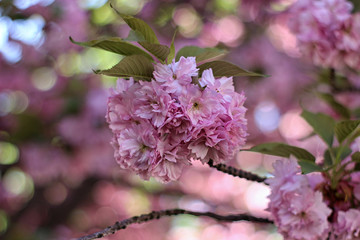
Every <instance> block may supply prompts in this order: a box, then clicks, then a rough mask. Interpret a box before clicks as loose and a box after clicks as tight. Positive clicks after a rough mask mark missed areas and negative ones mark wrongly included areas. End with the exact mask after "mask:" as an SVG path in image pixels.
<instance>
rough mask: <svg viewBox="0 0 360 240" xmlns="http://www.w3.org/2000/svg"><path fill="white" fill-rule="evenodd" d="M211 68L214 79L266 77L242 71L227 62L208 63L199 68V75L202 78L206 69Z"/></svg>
mask: <svg viewBox="0 0 360 240" xmlns="http://www.w3.org/2000/svg"><path fill="white" fill-rule="evenodd" d="M209 68H211V69H212V71H213V74H214V77H224V76H225V77H231V76H234V77H240V76H247V77H251V76H264V75H261V74H258V73H254V72H249V71H247V70H245V69H242V68H240V67H238V66H236V65H234V64H232V63H229V62H225V61H213V62H207V63H204V64H202V65H200V66H199V75H200V76H201V74H202V72H203V71H204V70H206V69H209Z"/></svg>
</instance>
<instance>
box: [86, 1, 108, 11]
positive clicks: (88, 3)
mask: <svg viewBox="0 0 360 240" xmlns="http://www.w3.org/2000/svg"><path fill="white" fill-rule="evenodd" d="M106 2H107V0H80V3H79V4H80V6H81V7H82V8H85V9H92V8H99V7H102V6H103V5H104V4H105V3H106Z"/></svg>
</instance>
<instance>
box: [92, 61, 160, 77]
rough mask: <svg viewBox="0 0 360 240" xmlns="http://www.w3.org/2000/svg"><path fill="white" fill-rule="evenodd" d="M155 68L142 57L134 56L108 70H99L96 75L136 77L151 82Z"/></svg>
mask: <svg viewBox="0 0 360 240" xmlns="http://www.w3.org/2000/svg"><path fill="white" fill-rule="evenodd" d="M153 71H154V66H153V64H152V63H151V61H150V60H149V59H148V58H146V57H144V56H142V55H132V56H127V57H125V58H123V59H122V60H121V61H120V62H119V63H118V64H116V65H115V66H113V67H112V68H110V69H107V70H97V71H95V73H97V74H103V75H107V76H112V77H134V78H136V79H142V80H148V81H150V80H151V78H152V76H153Z"/></svg>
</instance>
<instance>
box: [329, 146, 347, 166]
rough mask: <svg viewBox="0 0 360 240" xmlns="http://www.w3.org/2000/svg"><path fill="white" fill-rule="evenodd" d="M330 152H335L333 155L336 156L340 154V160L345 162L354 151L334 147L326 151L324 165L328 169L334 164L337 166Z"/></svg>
mask: <svg viewBox="0 0 360 240" xmlns="http://www.w3.org/2000/svg"><path fill="white" fill-rule="evenodd" d="M330 150H331V151H332V152H333V154H334V155H335V156H337V155H338V154H340V160H344V159H345V158H346V157H348V156H349V155H350V154H351V152H352V150H351V149H350V148H349V147H333V148H330V149H326V150H325V153H324V165H325V166H326V167H329V166H332V165H333V164H335V162H333V161H332V158H331V154H330ZM339 151H341V153H339ZM334 160H335V159H334Z"/></svg>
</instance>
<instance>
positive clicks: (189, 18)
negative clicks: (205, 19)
mask: <svg viewBox="0 0 360 240" xmlns="http://www.w3.org/2000/svg"><path fill="white" fill-rule="evenodd" d="M173 19H174V22H175V23H176V25H178V26H179V27H180V28H179V31H180V33H181V34H182V35H183V36H185V37H195V36H196V35H197V34H199V33H200V31H201V29H202V22H201V20H200V18H199V16H198V15H197V14H196V11H195V10H194V9H193V7H192V6H190V5H189V6H183V7H179V8H177V9H176V11H175V13H174V17H173Z"/></svg>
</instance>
